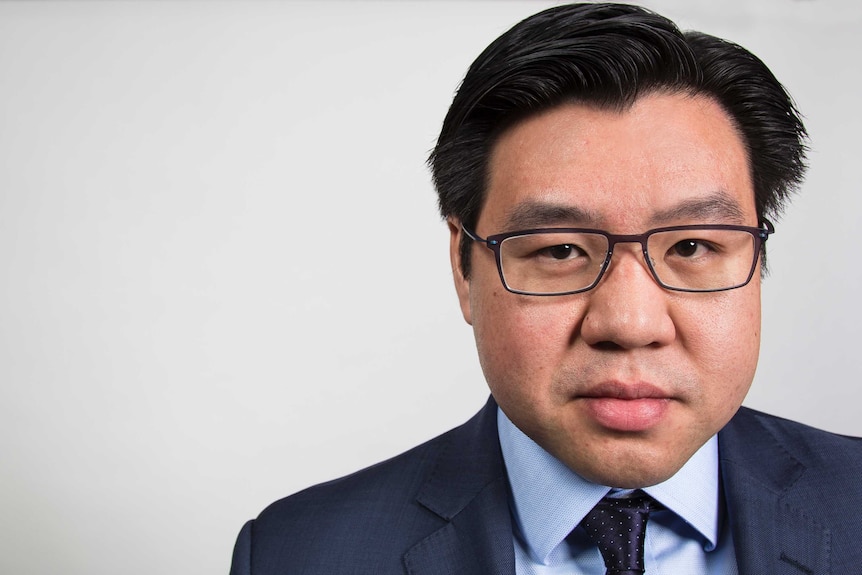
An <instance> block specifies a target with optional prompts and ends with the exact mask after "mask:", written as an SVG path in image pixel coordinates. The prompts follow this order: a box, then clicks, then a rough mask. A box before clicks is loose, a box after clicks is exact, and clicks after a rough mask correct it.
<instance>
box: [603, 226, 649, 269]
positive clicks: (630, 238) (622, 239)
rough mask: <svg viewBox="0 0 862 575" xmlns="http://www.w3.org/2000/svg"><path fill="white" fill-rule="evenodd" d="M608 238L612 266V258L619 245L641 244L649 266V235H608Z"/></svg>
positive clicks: (609, 258) (609, 257)
mask: <svg viewBox="0 0 862 575" xmlns="http://www.w3.org/2000/svg"><path fill="white" fill-rule="evenodd" d="M606 237H607V238H608V264H610V260H611V256H613V255H614V248H616V246H617V244H640V246H641V253H642V254H643V256H644V259H645V260H646V262H647V264H649V256H648V253H647V239H648V238H649V234H648V233H647V234H630V235H615V234H606Z"/></svg>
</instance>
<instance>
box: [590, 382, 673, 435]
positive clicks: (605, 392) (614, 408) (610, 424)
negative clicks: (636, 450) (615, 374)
mask: <svg viewBox="0 0 862 575" xmlns="http://www.w3.org/2000/svg"><path fill="white" fill-rule="evenodd" d="M578 399H579V400H580V401H581V402H582V403H583V405H584V406H585V407H586V409H587V412H588V414H589V415H590V416H591V418H592V419H593V420H594V421H595V422H596V423H597V424H598V425H599V426H601V427H604V428H606V429H608V430H612V431H621V432H639V431H648V430H649V429H651V428H653V427H655V426H656V425H658V424H659V423H661V421H662V419H663V418H664V415H665V413H666V412H667V410H668V409H669V407H670V403H671V397H670V396H669V395H668V394H667V393H666V392H663V391H662V390H661V389H659V388H657V387H656V386H654V385H652V384H648V383H633V384H624V383H619V382H607V383H602V384H599V385H596V386H594V387H591V388H590V389H589V390H587V391H586V392H584V393H581V394H579V396H578Z"/></svg>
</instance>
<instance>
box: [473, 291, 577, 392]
mask: <svg viewBox="0 0 862 575" xmlns="http://www.w3.org/2000/svg"><path fill="white" fill-rule="evenodd" d="M471 294H472V295H473V296H474V297H473V298H472V301H471V309H472V311H473V329H474V333H475V337H476V345H477V348H478V351H479V361H480V363H481V365H482V370H483V372H484V373H485V377H486V379H487V380H488V384H489V386H490V387H491V391H492V392H493V393H494V395H495V396H500V395H502V394H505V395H518V396H521V397H525V396H529V397H532V398H533V401H538V400H539V396H540V395H541V394H542V390H544V389H546V388H548V387H549V386H550V385H551V381H552V377H553V369H554V366H556V365H558V364H559V363H560V361H562V359H561V358H562V357H563V356H564V355H565V354H566V352H567V350H568V348H569V346H570V342H571V341H572V338H573V337H574V335H573V334H574V333H575V331H574V330H575V327H576V325H577V317H578V313H579V312H578V310H577V309H575V308H574V307H568V306H561V305H560V304H561V303H562V302H560V301H554V300H552V299H551V298H528V297H522V296H517V295H514V294H511V293H509V292H507V291H505V290H504V289H502V288H501V289H500V291H497V290H487V291H480V290H473V291H472V292H471ZM498 398H499V397H498Z"/></svg>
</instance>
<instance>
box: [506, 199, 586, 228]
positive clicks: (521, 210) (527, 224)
mask: <svg viewBox="0 0 862 575" xmlns="http://www.w3.org/2000/svg"><path fill="white" fill-rule="evenodd" d="M601 219H602V218H601V217H600V216H599V215H598V214H597V213H595V212H591V211H589V210H584V209H582V208H579V207H577V206H570V205H565V204H555V203H548V202H541V201H526V202H523V203H520V204H518V205H516V206H515V207H514V208H512V209H511V210H509V212H508V213H507V214H506V218H505V220H504V226H505V229H507V230H526V229H536V228H549V227H554V226H572V227H598V223H599V222H600V221H601Z"/></svg>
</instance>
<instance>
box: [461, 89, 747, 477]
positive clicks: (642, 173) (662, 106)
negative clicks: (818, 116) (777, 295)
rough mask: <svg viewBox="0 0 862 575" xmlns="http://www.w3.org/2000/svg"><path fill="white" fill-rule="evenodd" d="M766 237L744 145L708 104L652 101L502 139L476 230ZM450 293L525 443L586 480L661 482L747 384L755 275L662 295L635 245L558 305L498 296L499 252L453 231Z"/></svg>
mask: <svg viewBox="0 0 862 575" xmlns="http://www.w3.org/2000/svg"><path fill="white" fill-rule="evenodd" d="M700 223H715V224H741V225H749V226H757V225H758V218H757V214H756V210H755V205H754V188H753V185H752V182H751V177H750V170H749V163H748V157H747V154H746V150H745V147H744V145H743V142H742V140H741V138H740V136H739V134H738V133H737V131H736V130H735V128H734V126H733V124H732V122H731V120H730V118H729V116H728V115H727V114H726V113H725V112H724V110H723V109H722V108H721V107H720V106H719V105H718V104H717V103H716V102H714V101H713V100H712V99H710V98H707V97H704V96H690V95H681V94H668V93H654V94H651V95H646V96H642V97H641V98H640V99H639V100H638V101H636V102H635V104H634V105H633V106H632V107H631V108H630V109H628V110H626V111H623V112H618V111H610V110H600V109H597V108H595V107H590V106H585V105H580V104H571V103H567V104H564V105H561V106H559V107H556V108H552V109H551V110H548V111H545V112H543V113H541V114H539V115H536V116H533V117H530V118H527V119H525V120H523V121H522V122H520V123H519V124H516V125H515V126H514V127H512V128H510V129H509V130H507V131H506V132H505V133H504V134H502V136H501V137H500V138H499V140H498V141H497V143H496V144H495V146H494V148H493V150H492V155H491V158H490V165H489V176H488V189H487V195H486V198H485V203H484V205H483V207H482V211H481V214H480V217H479V219H478V222H477V225H476V229H475V232H476V233H478V234H479V235H480V236H482V237H487V236H488V235H491V234H495V233H502V232H506V231H514V230H518V229H525V228H528V227H591V228H599V229H603V230H606V231H608V232H611V233H618V234H637V233H642V232H645V231H647V230H649V229H652V228H655V227H660V226H664V225H685V224H700ZM449 228H450V236H451V237H450V254H451V259H452V266H453V272H454V277H455V287H456V290H457V293H458V298H459V301H460V305H461V310H462V312H463V315H464V319H465V320H466V321H467V323H469V324H471V325H472V326H473V329H474V334H475V338H476V344H477V347H478V352H479V359H480V363H481V365H482V369H483V371H484V374H485V377H486V379H487V381H488V385H489V387H490V389H491V393H492V394H493V396H494V398H495V399H496V401H497V403H498V404H499V405H500V407H501V408H502V410H503V411H504V412H505V413H506V415H507V416H508V417H509V418H510V419H511V420H512V422H513V423H515V425H517V426H518V427H519V428H520V429H521V430H522V431H523V432H524V433H526V434H527V435H528V436H529V437H531V438H532V439H533V440H534V441H535V442H536V443H538V444H539V445H541V446H542V447H543V448H544V449H545V450H547V451H548V452H550V453H551V454H552V455H554V456H555V457H557V458H558V459H560V460H561V461H562V462H564V463H565V464H566V465H567V466H568V467H569V468H571V469H572V470H573V471H575V472H576V473H578V474H580V475H581V476H582V477H584V478H586V479H589V480H591V481H593V482H596V483H599V484H603V485H609V486H615V487H625V488H635V487H645V486H649V485H654V484H656V483H660V482H662V481H664V480H666V479H668V478H669V477H671V476H672V475H673V474H674V473H676V472H677V471H678V470H679V469H680V468H681V467H682V465H683V464H684V463H685V462H686V461H687V460H688V459H689V458H690V457H691V455H692V454H693V453H694V452H695V451H696V450H697V449H699V448H700V447H701V446H702V445H703V444H704V443H705V442H706V441H707V440H708V439H709V438H710V437H711V436H712V435H714V434H715V433H716V432H718V430H719V429H721V428H722V427H723V426H724V425H725V423H727V421H728V420H729V419H730V418H731V417H732V416H733V414H734V413H735V412H736V410H737V409H738V408H739V406H740V404H741V403H742V400H743V398H744V397H745V395H746V393H747V392H748V389H749V387H750V385H751V381H752V378H753V377H754V372H755V368H756V365H757V356H758V351H759V345H760V274H759V269H758V270H756V271H755V275H754V277H753V279H752V280H751V282H750V283H749V284H748V285H747V286H745V287H742V288H738V289H735V290H730V291H725V292H715V293H681V292H672V291H669V290H665V289H663V288H661V287H660V286H659V285H658V284H656V283H655V281H654V280H653V278H652V276H651V275H650V273H649V271H648V269H647V267H646V265H645V262H644V260H643V256H642V254H641V253H640V251H639V247H638V245H637V244H620V245H618V246H617V247H616V249H615V251H614V256H613V259H612V261H611V264H610V267H609V268H608V270H607V272H606V273H605V275H604V277H603V278H602V280H601V282H600V283H599V285H598V286H597V287H596V288H594V289H593V290H591V291H588V292H585V293H581V294H574V295H566V296H552V297H537V296H525V295H516V294H513V293H510V292H508V291H506V290H505V288H504V287H503V285H502V283H501V281H500V277H499V275H498V272H497V268H496V264H495V261H494V257H493V253H492V252H491V250H489V249H487V248H486V247H484V246H483V245H482V244H481V243H475V244H474V247H473V248H472V249H473V252H472V269H471V272H470V277H469V279H468V278H465V277H464V276H463V275H462V273H461V265H460V259H459V255H458V246H459V243H460V241H461V234H462V231H461V229H460V222H459V221H458V220H457V219H450V220H449Z"/></svg>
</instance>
